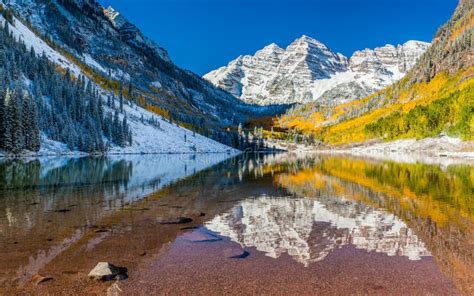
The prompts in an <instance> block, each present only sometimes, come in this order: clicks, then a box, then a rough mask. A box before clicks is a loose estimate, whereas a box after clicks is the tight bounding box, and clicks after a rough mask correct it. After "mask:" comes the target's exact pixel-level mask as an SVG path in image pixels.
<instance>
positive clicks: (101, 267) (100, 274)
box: [88, 262, 128, 281]
mask: <svg viewBox="0 0 474 296" xmlns="http://www.w3.org/2000/svg"><path fill="white" fill-rule="evenodd" d="M88 277H89V278H91V279H95V280H98V281H111V280H126V279H127V278H128V270H127V268H125V267H118V266H115V265H113V264H110V263H108V262H99V263H98V264H97V265H96V266H95V267H94V269H92V270H91V272H89V275H88Z"/></svg>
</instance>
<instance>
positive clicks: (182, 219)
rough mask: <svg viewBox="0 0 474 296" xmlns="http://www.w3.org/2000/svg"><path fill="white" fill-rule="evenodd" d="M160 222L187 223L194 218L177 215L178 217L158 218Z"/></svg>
mask: <svg viewBox="0 0 474 296" xmlns="http://www.w3.org/2000/svg"><path fill="white" fill-rule="evenodd" d="M157 222H158V224H187V223H191V222H193V219H191V218H188V217H176V218H158V220H157Z"/></svg>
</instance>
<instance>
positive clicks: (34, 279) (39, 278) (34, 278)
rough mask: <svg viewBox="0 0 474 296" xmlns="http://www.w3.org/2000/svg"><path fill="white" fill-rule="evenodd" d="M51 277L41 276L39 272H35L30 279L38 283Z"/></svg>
mask: <svg viewBox="0 0 474 296" xmlns="http://www.w3.org/2000/svg"><path fill="white" fill-rule="evenodd" d="M52 279H53V278H52V277H50V276H42V275H40V274H36V275H35V276H34V277H33V279H32V280H31V281H32V282H33V283H34V284H35V285H39V284H42V283H45V282H48V281H51V280H52Z"/></svg>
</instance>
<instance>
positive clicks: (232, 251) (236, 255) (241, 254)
mask: <svg viewBox="0 0 474 296" xmlns="http://www.w3.org/2000/svg"><path fill="white" fill-rule="evenodd" d="M224 256H226V257H227V258H229V259H245V258H247V257H248V256H250V253H249V252H247V251H245V250H243V249H241V248H229V249H226V250H224Z"/></svg>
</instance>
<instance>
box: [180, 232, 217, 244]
mask: <svg viewBox="0 0 474 296" xmlns="http://www.w3.org/2000/svg"><path fill="white" fill-rule="evenodd" d="M182 238H184V239H185V240H188V241H190V242H193V243H203V242H216V241H220V240H222V239H221V238H220V237H218V236H215V235H212V234H210V233H205V232H199V231H194V232H188V233H185V234H183V235H182Z"/></svg>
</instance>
